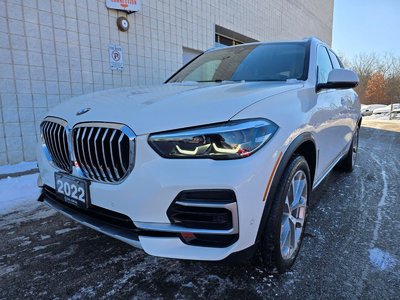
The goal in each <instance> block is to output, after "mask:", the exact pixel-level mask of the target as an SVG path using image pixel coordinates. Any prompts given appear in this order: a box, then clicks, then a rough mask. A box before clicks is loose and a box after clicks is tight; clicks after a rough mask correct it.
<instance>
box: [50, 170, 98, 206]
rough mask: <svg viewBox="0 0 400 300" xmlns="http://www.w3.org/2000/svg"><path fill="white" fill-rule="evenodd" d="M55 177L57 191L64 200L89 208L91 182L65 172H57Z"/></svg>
mask: <svg viewBox="0 0 400 300" xmlns="http://www.w3.org/2000/svg"><path fill="white" fill-rule="evenodd" d="M54 177H55V189H56V193H57V194H58V195H59V196H60V198H62V199H63V200H64V202H66V203H69V204H72V205H74V206H76V207H79V208H89V205H90V195H89V184H90V182H88V181H86V180H83V179H80V178H77V177H74V176H71V175H67V174H63V173H55V175H54Z"/></svg>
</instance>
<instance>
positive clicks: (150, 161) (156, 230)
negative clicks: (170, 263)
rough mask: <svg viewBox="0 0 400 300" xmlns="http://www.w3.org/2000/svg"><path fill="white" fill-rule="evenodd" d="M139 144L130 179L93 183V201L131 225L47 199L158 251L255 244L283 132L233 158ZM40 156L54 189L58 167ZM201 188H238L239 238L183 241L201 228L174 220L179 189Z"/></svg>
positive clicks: (143, 140)
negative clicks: (164, 151)
mask: <svg viewBox="0 0 400 300" xmlns="http://www.w3.org/2000/svg"><path fill="white" fill-rule="evenodd" d="M136 145H137V151H136V161H135V168H134V169H133V171H132V173H131V174H130V175H129V176H128V177H127V178H126V180H124V181H123V182H122V183H120V184H117V185H110V184H104V183H98V182H92V183H91V185H90V194H91V204H92V205H93V206H94V207H98V208H101V209H103V210H106V211H109V212H113V213H117V214H120V215H124V216H126V217H127V218H128V219H129V220H131V221H132V224H133V225H132V227H131V228H123V229H121V228H116V227H115V226H114V225H113V226H109V224H104V222H99V220H97V219H95V220H93V218H90V216H89V217H88V215H87V214H85V213H83V212H82V211H78V212H77V211H74V210H71V207H67V208H65V207H60V202H57V199H51V198H52V197H49V196H46V195H44V196H43V197H42V200H43V201H44V202H45V203H46V204H48V205H50V206H52V207H53V208H55V209H57V210H58V211H60V212H62V213H63V214H66V215H67V216H69V217H71V218H73V219H75V220H76V221H78V222H80V223H83V224H84V225H87V226H88V227H91V228H93V229H95V230H98V231H100V232H103V233H105V234H107V235H109V236H112V237H114V238H116V239H119V240H121V241H124V242H126V243H128V244H130V245H133V246H135V247H138V248H141V249H143V250H144V251H145V252H146V253H148V254H150V255H154V256H161V257H169V258H179V259H192V260H214V261H215V260H223V259H225V258H227V257H228V256H230V255H231V254H233V253H235V252H239V251H242V250H245V249H247V248H249V247H251V246H253V245H254V244H255V241H256V236H257V231H258V227H259V224H260V220H261V216H262V213H263V209H264V206H265V202H263V199H264V193H265V188H266V185H267V182H268V179H269V177H270V176H271V174H272V169H273V165H274V162H275V161H276V160H277V157H278V155H279V153H280V146H281V145H282V141H280V140H279V138H278V137H277V136H275V137H274V139H272V140H271V141H270V143H269V145H268V147H263V148H262V149H260V151H258V152H257V153H255V154H254V155H252V156H250V157H248V158H246V159H240V160H233V161H213V160H207V159H205V160H194V159H193V160H173V159H165V158H161V157H159V156H158V155H157V154H156V153H155V152H154V151H153V150H152V149H151V148H150V146H149V145H148V143H147V137H146V136H138V137H137V139H136ZM273 149H275V150H273ZM276 149H279V150H276ZM38 162H39V166H40V168H39V169H40V176H41V178H42V182H43V185H44V186H48V187H49V188H51V189H54V173H55V172H57V170H56V169H55V168H54V167H53V166H51V165H50V164H49V162H48V161H47V159H46V158H45V156H44V155H43V153H41V152H39V155H38ZM201 189H204V190H213V189H226V190H232V191H233V192H234V193H235V195H236V198H237V203H236V204H237V215H238V220H237V226H238V232H237V234H238V238H237V240H236V241H235V242H234V243H232V244H230V245H228V246H226V247H204V246H195V245H188V244H186V243H184V242H183V241H182V239H181V236H180V233H181V232H190V233H196V230H197V229H196V228H190V229H188V228H182V227H179V226H176V225H173V224H171V221H170V219H169V218H168V215H167V211H168V208H169V207H170V206H171V203H172V202H173V200H174V199H175V198H176V197H177V195H179V193H180V192H182V191H185V190H201ZM203 233H204V230H203ZM209 233H210V234H218V232H209ZM219 233H221V232H219ZM235 234H236V233H235Z"/></svg>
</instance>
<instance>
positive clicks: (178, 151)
mask: <svg viewBox="0 0 400 300" xmlns="http://www.w3.org/2000/svg"><path fill="white" fill-rule="evenodd" d="M277 129H278V126H277V125H276V124H275V123H273V122H271V121H268V120H265V119H250V120H241V121H232V122H227V123H224V124H221V125H211V126H204V127H197V128H194V129H188V130H179V131H172V132H166V133H158V134H152V135H150V137H149V144H150V146H151V147H152V148H153V149H154V150H155V151H156V152H157V153H158V154H160V155H161V156H162V157H166V158H211V159H236V158H243V157H247V156H250V155H252V154H253V153H254V152H256V151H257V150H258V149H260V148H261V147H262V146H263V145H264V144H265V143H266V142H268V140H270V139H271V137H272V136H273V135H274V133H275V132H276V131H277Z"/></svg>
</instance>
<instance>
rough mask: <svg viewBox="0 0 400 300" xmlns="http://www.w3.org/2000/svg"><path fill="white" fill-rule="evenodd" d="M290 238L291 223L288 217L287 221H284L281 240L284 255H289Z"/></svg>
mask: <svg viewBox="0 0 400 300" xmlns="http://www.w3.org/2000/svg"><path fill="white" fill-rule="evenodd" d="M290 237H291V227H290V221H289V216H287V215H286V219H285V220H283V219H282V225H281V238H280V244H281V252H282V253H284V255H289V253H288V251H290Z"/></svg>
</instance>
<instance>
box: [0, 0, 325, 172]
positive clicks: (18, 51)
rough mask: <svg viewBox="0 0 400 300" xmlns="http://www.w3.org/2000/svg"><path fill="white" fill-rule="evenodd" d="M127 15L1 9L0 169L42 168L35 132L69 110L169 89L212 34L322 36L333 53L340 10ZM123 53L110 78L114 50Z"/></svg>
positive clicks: (94, 4) (286, 2)
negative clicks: (130, 92) (82, 102)
mask: <svg viewBox="0 0 400 300" xmlns="http://www.w3.org/2000/svg"><path fill="white" fill-rule="evenodd" d="M142 3H143V5H142V10H141V11H140V12H138V13H135V14H131V15H129V16H128V19H129V21H130V29H129V31H128V32H125V33H124V32H120V31H118V29H117V26H116V19H117V17H118V16H126V14H125V13H123V12H117V11H114V10H108V9H107V8H106V7H105V0H101V1H100V0H99V1H98V0H79V1H78V0H77V1H75V0H51V1H50V0H24V1H22V0H0V98H1V101H0V112H1V113H0V165H2V164H7V163H17V162H19V161H22V160H26V161H29V160H34V159H35V144H36V140H37V137H38V127H39V124H40V121H41V119H42V117H43V116H44V114H45V113H46V111H47V110H48V109H50V108H52V107H53V106H55V105H57V104H59V103H60V102H62V101H66V100H67V99H69V98H71V97H73V96H75V95H80V94H83V93H89V92H92V91H97V90H103V89H109V88H113V87H120V86H129V85H143V84H156V83H160V82H162V81H163V80H164V79H165V78H166V77H168V75H170V74H171V73H173V72H174V71H175V70H176V69H177V68H178V67H179V66H181V64H182V56H183V53H182V48H183V47H187V48H191V49H196V50H205V49H207V48H210V47H213V45H214V30H215V24H217V25H220V26H223V27H225V28H228V29H230V30H233V31H235V32H238V33H240V34H243V35H246V36H248V37H251V38H254V39H257V40H276V39H293V38H302V37H305V36H311V35H313V36H317V37H319V38H321V39H322V40H324V41H325V42H327V43H328V44H330V43H331V38H332V17H333V0H325V1H322V0H303V1H297V0H296V1H295V0H255V1H239V0H218V1H215V0H201V1H200V0H191V1H178V0H176V1H166V0H163V1H160V0H158V1H157V0H142ZM109 44H118V45H120V46H122V48H123V50H124V56H123V59H124V63H125V68H124V70H123V71H122V72H119V71H111V70H110V67H109V57H108V45H109Z"/></svg>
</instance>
